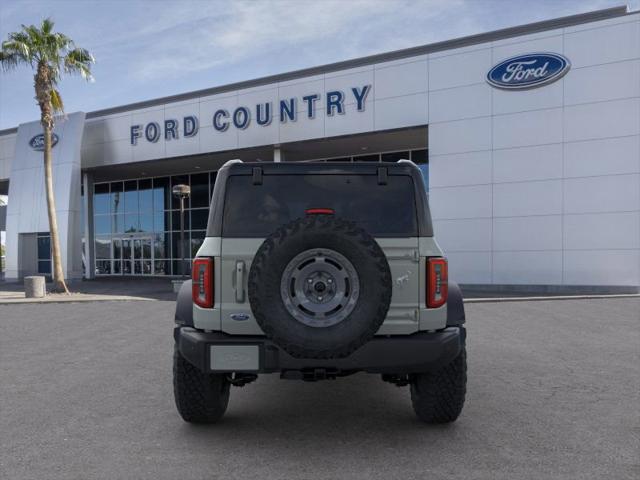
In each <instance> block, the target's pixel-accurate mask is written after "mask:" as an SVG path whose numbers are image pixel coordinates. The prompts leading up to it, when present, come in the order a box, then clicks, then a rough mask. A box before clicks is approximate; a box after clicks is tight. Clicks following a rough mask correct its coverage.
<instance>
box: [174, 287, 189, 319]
mask: <svg viewBox="0 0 640 480" xmlns="http://www.w3.org/2000/svg"><path fill="white" fill-rule="evenodd" d="M175 321H176V324H178V325H182V326H184V327H193V300H192V298H191V280H187V281H185V282H184V283H183V284H182V286H181V287H180V291H179V292H178V298H177V300H176V316H175Z"/></svg>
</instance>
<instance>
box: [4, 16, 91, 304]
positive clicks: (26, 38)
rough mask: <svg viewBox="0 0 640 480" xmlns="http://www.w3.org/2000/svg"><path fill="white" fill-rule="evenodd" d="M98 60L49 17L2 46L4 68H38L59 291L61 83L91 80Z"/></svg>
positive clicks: (36, 82) (55, 285)
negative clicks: (55, 142) (56, 187)
mask: <svg viewBox="0 0 640 480" xmlns="http://www.w3.org/2000/svg"><path fill="white" fill-rule="evenodd" d="M94 62H95V60H94V59H93V56H92V55H91V54H90V53H89V51H87V50H85V49H84V48H78V47H76V45H75V43H74V42H73V40H71V39H70V38H69V37H67V36H66V35H63V34H62V33H57V32H54V31H53V21H51V19H49V18H46V19H44V20H43V21H42V24H41V25H40V27H37V26H35V25H30V26H26V25H22V30H20V31H19V32H13V33H10V34H9V37H8V39H7V40H6V41H4V42H2V49H1V50H0V63H1V64H2V67H3V69H4V70H12V69H14V68H17V67H18V66H21V65H27V66H30V67H31V68H32V69H33V70H34V71H35V75H34V76H33V78H34V85H33V86H34V88H35V92H36V97H35V98H36V100H37V102H38V105H39V107H40V123H41V124H42V128H43V129H44V178H45V188H46V192H47V211H48V215H49V231H50V233H51V256H52V260H53V290H54V291H58V292H66V293H69V290H68V288H67V285H66V283H65V280H64V272H63V271H62V261H61V256H60V240H59V238H58V221H57V218H56V207H55V199H54V197H53V178H52V172H51V133H52V131H53V126H54V121H55V117H54V115H55V114H56V113H63V112H64V107H63V104H62V98H61V97H60V92H59V91H58V89H57V87H58V82H59V81H60V79H61V78H62V75H63V74H64V73H67V74H79V75H81V76H82V77H83V78H85V79H86V80H91V79H92V77H91V64H93V63H94Z"/></svg>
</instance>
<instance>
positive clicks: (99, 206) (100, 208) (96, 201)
mask: <svg viewBox="0 0 640 480" xmlns="http://www.w3.org/2000/svg"><path fill="white" fill-rule="evenodd" d="M93 191H94V194H93V213H96V214H99V213H111V212H110V210H109V205H110V197H109V184H108V183H101V184H98V185H95V186H94V188H93Z"/></svg>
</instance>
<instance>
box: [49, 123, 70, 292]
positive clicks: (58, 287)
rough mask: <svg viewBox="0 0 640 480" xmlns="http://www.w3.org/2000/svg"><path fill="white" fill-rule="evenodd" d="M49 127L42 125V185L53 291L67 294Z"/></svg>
mask: <svg viewBox="0 0 640 480" xmlns="http://www.w3.org/2000/svg"><path fill="white" fill-rule="evenodd" d="M51 130H52V128H51V126H50V125H48V124H45V125H44V183H45V186H46V190H47V214H48V215H49V232H50V234H51V260H52V264H53V265H52V267H53V268H52V274H53V291H55V292H65V293H69V289H68V288H67V284H66V283H65V281H64V272H63V271H62V256H61V255H60V239H59V237H58V219H57V216H56V200H55V197H54V195H53V172H52V166H51V163H52V162H51V133H52V132H51Z"/></svg>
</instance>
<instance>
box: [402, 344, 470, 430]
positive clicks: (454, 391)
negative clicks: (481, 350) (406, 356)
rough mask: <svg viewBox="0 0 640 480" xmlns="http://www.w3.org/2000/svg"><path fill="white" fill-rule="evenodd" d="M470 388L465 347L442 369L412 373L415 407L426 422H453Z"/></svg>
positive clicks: (460, 410)
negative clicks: (468, 387) (468, 385)
mask: <svg viewBox="0 0 640 480" xmlns="http://www.w3.org/2000/svg"><path fill="white" fill-rule="evenodd" d="M466 390H467V353H466V348H465V347H464V346H463V347H462V350H461V351H460V353H459V354H458V356H457V357H456V358H455V359H454V360H453V361H452V362H451V363H450V364H448V365H446V366H445V367H443V368H441V369H440V370H437V371H435V372H428V373H419V374H416V375H413V376H412V378H411V403H412V404H413V410H414V411H415V412H416V415H417V416H418V418H419V419H420V420H422V421H423V422H426V423H450V422H453V421H455V420H456V419H457V418H458V416H459V415H460V412H462V407H463V405H464V398H465V394H466Z"/></svg>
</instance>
